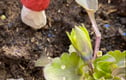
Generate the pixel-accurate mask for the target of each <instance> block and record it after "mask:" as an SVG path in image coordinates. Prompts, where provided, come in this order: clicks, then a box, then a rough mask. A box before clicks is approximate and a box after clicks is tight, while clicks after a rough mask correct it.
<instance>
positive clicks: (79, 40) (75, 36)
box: [67, 25, 93, 60]
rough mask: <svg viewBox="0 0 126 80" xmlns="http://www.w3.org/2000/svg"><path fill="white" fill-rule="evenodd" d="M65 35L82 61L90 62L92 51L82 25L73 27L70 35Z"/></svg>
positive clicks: (86, 32) (87, 35)
mask: <svg viewBox="0 0 126 80" xmlns="http://www.w3.org/2000/svg"><path fill="white" fill-rule="evenodd" d="M67 35H68V37H69V39H70V41H71V43H72V46H73V47H74V48H75V50H76V52H77V53H78V54H79V55H80V56H81V57H83V59H84V60H90V59H91V58H92V53H93V50H92V45H91V40H90V37H89V34H88V31H87V30H86V28H85V27H84V25H82V26H75V28H73V29H72V31H71V33H68V32H67Z"/></svg>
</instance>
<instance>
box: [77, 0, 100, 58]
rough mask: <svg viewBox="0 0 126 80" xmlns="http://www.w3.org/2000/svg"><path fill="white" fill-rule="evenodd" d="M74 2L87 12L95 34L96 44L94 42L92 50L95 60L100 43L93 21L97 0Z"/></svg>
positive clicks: (94, 21)
mask: <svg viewBox="0 0 126 80" xmlns="http://www.w3.org/2000/svg"><path fill="white" fill-rule="evenodd" d="M76 2H77V3H78V4H79V5H81V6H82V7H83V8H85V10H86V11H87V13H88V15H89V18H90V20H91V23H92V27H93V29H94V31H95V34H96V42H95V48H94V57H93V59H95V58H96V55H97V53H98V51H99V47H100V42H101V33H100V31H99V29H98V27H97V23H96V20H95V12H96V11H97V10H98V0H76Z"/></svg>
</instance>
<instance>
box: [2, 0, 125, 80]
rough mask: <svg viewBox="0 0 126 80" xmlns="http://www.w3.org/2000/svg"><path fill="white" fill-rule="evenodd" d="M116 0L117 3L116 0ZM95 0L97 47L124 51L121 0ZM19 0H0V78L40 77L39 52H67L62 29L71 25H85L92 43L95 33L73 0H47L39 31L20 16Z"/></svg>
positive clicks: (54, 54)
mask: <svg viewBox="0 0 126 80" xmlns="http://www.w3.org/2000/svg"><path fill="white" fill-rule="evenodd" d="M118 1H120V2H118ZM118 1H114V0H112V1H111V0H99V10H98V11H97V12H96V21H97V23H98V27H99V29H100V32H101V33H102V41H101V47H100V50H102V51H103V53H105V52H107V51H110V50H121V51H124V50H126V35H125V32H126V13H125V12H126V9H125V7H126V5H125V2H126V1H125V0H123V1H124V2H121V1H122V0H118ZM21 7H22V5H21V3H20V1H19V0H0V16H2V15H5V16H6V19H4V20H2V19H0V80H7V79H9V78H24V80H44V78H43V73H42V68H40V67H35V66H34V61H36V60H37V59H38V58H39V56H40V55H42V54H46V55H48V56H50V57H57V56H60V55H61V54H62V52H67V50H68V48H69V44H70V42H69V40H68V38H67V35H66V31H70V30H71V29H72V28H73V27H74V25H80V24H82V23H84V24H85V26H86V28H87V29H88V30H89V33H90V36H91V39H92V43H93V44H94V40H95V35H94V31H93V29H92V27H91V23H90V20H89V18H88V15H87V13H86V12H85V10H84V9H83V8H82V7H80V6H79V5H77V4H76V3H75V1H74V0H51V3H50V6H49V8H48V9H47V10H46V14H47V19H48V23H47V25H46V26H45V27H44V28H43V29H40V30H33V29H31V28H30V27H29V26H27V25H25V24H23V23H22V22H21V19H20V11H21Z"/></svg>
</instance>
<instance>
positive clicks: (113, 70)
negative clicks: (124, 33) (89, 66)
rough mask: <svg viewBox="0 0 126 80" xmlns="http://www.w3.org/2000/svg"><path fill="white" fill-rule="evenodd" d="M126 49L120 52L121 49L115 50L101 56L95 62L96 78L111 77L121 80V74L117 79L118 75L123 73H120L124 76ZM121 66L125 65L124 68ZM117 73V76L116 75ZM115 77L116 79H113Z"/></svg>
mask: <svg viewBox="0 0 126 80" xmlns="http://www.w3.org/2000/svg"><path fill="white" fill-rule="evenodd" d="M125 59H126V51H124V52H120V51H119V50H115V51H110V52H108V53H107V54H106V55H103V56H101V57H99V58H97V59H96V60H95V61H94V62H93V65H94V70H95V71H94V74H93V76H94V78H95V79H100V78H102V77H104V78H105V79H106V80H107V79H109V78H111V77H112V78H111V80H121V79H119V78H121V77H120V76H119V78H118V79H116V78H117V77H116V76H117V75H116V74H118V75H119V73H121V74H120V75H123V77H124V72H122V71H125V70H124V69H126V68H125V67H126V66H125V62H126V60H125ZM121 67H124V68H123V69H122V68H121ZM115 75H116V76H115ZM113 78H115V79H113Z"/></svg>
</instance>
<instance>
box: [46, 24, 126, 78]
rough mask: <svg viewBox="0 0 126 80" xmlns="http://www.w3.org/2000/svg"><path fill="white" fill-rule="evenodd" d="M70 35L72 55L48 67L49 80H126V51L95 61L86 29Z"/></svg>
mask: <svg viewBox="0 0 126 80" xmlns="http://www.w3.org/2000/svg"><path fill="white" fill-rule="evenodd" d="M67 35H68V37H69V39H70V41H71V43H72V44H71V47H70V53H63V54H62V55H61V57H57V58H54V59H53V61H52V63H49V64H48V65H46V66H45V68H44V76H45V79H46V80H125V79H126V75H125V70H126V64H125V63H126V61H125V58H126V51H124V52H120V51H119V50H116V51H110V52H107V53H106V55H103V56H100V57H98V58H96V59H92V47H91V42H90V37H89V34H88V31H87V30H86V28H85V27H84V25H82V26H79V27H77V26H76V27H75V28H74V29H72V32H71V33H68V32H67ZM71 50H72V51H71ZM100 54H101V53H100Z"/></svg>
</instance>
